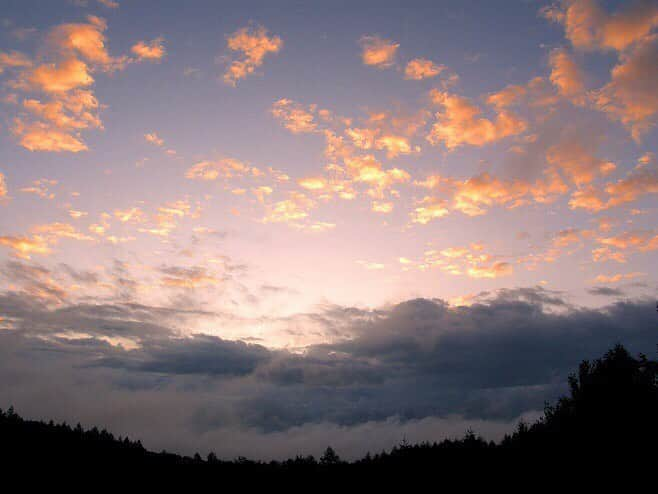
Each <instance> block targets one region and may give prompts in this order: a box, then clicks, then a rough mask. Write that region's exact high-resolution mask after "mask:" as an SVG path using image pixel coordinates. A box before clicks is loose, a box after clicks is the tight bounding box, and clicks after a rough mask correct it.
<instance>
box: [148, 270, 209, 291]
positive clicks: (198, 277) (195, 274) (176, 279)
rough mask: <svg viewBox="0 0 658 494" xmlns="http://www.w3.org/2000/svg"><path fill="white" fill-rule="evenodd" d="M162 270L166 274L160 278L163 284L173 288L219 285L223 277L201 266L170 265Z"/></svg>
mask: <svg viewBox="0 0 658 494" xmlns="http://www.w3.org/2000/svg"><path fill="white" fill-rule="evenodd" d="M160 271H162V273H163V274H164V275H165V276H163V277H162V279H161V280H160V282H161V284H162V285H164V286H167V287H173V288H196V287H199V286H206V285H217V284H219V283H220V282H221V281H222V280H221V278H218V277H217V276H215V275H214V274H212V273H209V272H208V271H207V270H206V269H205V268H203V267H201V266H192V267H189V268H184V267H177V266H168V267H164V268H161V269H160Z"/></svg>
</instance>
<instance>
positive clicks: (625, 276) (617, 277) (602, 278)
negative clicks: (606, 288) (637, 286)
mask: <svg viewBox="0 0 658 494" xmlns="http://www.w3.org/2000/svg"><path fill="white" fill-rule="evenodd" d="M640 276H646V273H637V272H635V273H618V274H613V275H605V274H600V275H598V276H597V277H596V278H594V281H595V282H596V283H617V282H619V281H622V280H630V279H633V278H639V277H640Z"/></svg>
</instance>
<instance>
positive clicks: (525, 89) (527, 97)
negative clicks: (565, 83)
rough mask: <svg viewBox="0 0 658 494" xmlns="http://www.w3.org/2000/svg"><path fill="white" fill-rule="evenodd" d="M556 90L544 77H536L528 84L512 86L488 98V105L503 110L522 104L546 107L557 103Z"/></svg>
mask: <svg viewBox="0 0 658 494" xmlns="http://www.w3.org/2000/svg"><path fill="white" fill-rule="evenodd" d="M557 101H558V96H557V94H556V93H555V90H554V88H553V87H551V85H550V84H549V83H548V81H547V80H546V79H544V78H543V77H535V78H533V79H531V80H530V81H529V82H528V83H527V84H524V85H521V84H511V85H509V86H506V87H504V88H503V89H501V90H500V91H498V92H495V93H491V94H490V95H489V96H488V97H487V104H489V105H491V106H493V107H494V108H496V109H497V110H503V109H505V108H509V107H512V106H515V105H519V104H521V103H527V104H528V105H530V106H532V107H546V106H551V105H554V104H555V103H557Z"/></svg>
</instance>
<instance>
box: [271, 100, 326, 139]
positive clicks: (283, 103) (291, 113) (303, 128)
mask: <svg viewBox="0 0 658 494" xmlns="http://www.w3.org/2000/svg"><path fill="white" fill-rule="evenodd" d="M315 109H316V106H315V105H311V106H310V107H309V109H308V110H306V109H305V108H304V107H303V106H302V105H300V104H299V103H295V102H294V101H292V100H289V99H286V98H282V99H280V100H278V101H276V102H275V103H274V104H273V105H272V109H271V112H272V115H273V116H274V118H276V119H277V120H279V121H281V122H282V123H283V126H284V127H285V128H286V129H288V130H289V131H290V132H292V133H293V134H302V133H308V132H315V130H316V128H317V124H316V123H315V121H314V117H313V112H314V111H315Z"/></svg>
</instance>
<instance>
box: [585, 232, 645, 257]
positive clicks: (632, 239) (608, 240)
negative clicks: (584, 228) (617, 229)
mask: <svg viewBox="0 0 658 494" xmlns="http://www.w3.org/2000/svg"><path fill="white" fill-rule="evenodd" d="M597 241H598V242H599V243H601V244H603V245H607V246H610V247H614V248H616V249H620V250H634V251H638V252H649V251H652V250H656V249H658V234H656V232H654V231H652V230H634V231H629V232H624V233H622V234H620V235H616V236H614V237H604V238H599V239H597Z"/></svg>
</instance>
